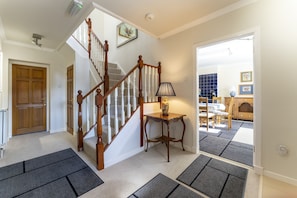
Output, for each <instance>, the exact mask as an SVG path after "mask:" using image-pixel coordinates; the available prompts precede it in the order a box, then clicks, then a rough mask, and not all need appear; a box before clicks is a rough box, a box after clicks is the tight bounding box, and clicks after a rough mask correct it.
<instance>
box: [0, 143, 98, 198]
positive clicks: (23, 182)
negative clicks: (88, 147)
mask: <svg viewBox="0 0 297 198" xmlns="http://www.w3.org/2000/svg"><path fill="white" fill-rule="evenodd" d="M102 183H103V181H102V180H101V179H100V178H99V177H98V176H97V175H96V174H95V173H94V172H93V171H92V169H91V168H90V167H89V166H88V165H87V164H86V163H85V162H84V161H83V160H82V159H81V158H80V157H79V156H78V155H77V154H76V153H75V152H74V151H73V150H72V149H70V148H69V149H65V150H62V151H58V152H55V153H51V154H48V155H44V156H41V157H37V158H34V159H30V160H27V161H23V162H19V163H16V164H12V165H9V166H5V167H2V168H0V197H1V198H6V197H22V198H23V197H28V198H29V197H30V198H32V197H36V198H37V197H38V198H40V197H43V198H47V197H50V198H53V197H78V196H80V195H82V194H84V193H86V192H88V191H89V190H91V189H93V188H95V187H97V186H99V185H101V184H102Z"/></svg>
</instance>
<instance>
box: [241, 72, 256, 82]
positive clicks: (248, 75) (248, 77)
mask: <svg viewBox="0 0 297 198" xmlns="http://www.w3.org/2000/svg"><path fill="white" fill-rule="evenodd" d="M252 74H253V73H252V71H246V72H240V80H241V82H252V81H253V76H252Z"/></svg>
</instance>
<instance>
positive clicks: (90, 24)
mask: <svg viewBox="0 0 297 198" xmlns="http://www.w3.org/2000/svg"><path fill="white" fill-rule="evenodd" d="M87 24H88V52H89V58H91V42H92V41H91V33H92V21H91V19H90V18H88V21H87Z"/></svg>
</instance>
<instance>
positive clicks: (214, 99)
mask: <svg viewBox="0 0 297 198" xmlns="http://www.w3.org/2000/svg"><path fill="white" fill-rule="evenodd" d="M212 103H217V104H221V103H222V97H220V96H213V97H212ZM217 111H220V110H214V112H213V113H214V114H216V115H215V122H216V124H221V116H220V115H218V114H219V113H220V112H217Z"/></svg>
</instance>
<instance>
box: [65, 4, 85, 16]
mask: <svg viewBox="0 0 297 198" xmlns="http://www.w3.org/2000/svg"><path fill="white" fill-rule="evenodd" d="M82 8H83V3H82V2H81V1H79V0H72V1H71V3H70V5H69V9H68V13H69V15H70V16H74V15H76V14H77V13H78V12H79V11H80V10H81V9H82Z"/></svg>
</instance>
